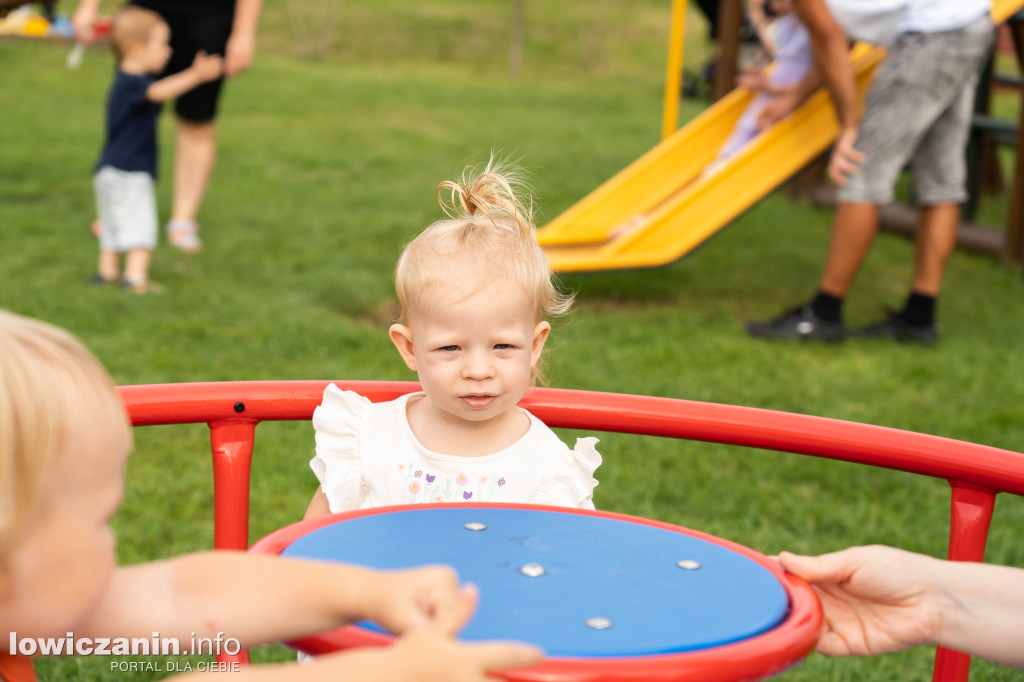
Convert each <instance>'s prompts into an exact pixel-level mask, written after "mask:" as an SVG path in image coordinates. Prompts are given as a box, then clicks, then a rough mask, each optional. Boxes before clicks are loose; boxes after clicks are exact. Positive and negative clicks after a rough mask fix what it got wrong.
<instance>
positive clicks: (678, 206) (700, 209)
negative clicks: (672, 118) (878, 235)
mask: <svg viewBox="0 0 1024 682" xmlns="http://www.w3.org/2000/svg"><path fill="white" fill-rule="evenodd" d="M1021 7H1024V0H995V1H994V2H993V11H992V15H993V19H994V20H995V22H996V23H997V24H998V23H1002V22H1003V21H1005V20H1006V18H1007V17H1009V16H1010V15H1011V14H1013V13H1014V12H1016V11H1017V10H1019V9H1020V8H1021ZM884 56H885V50H884V49H883V48H879V47H871V46H869V45H864V44H858V45H857V46H855V47H854V49H853V50H852V51H851V53H850V59H851V62H852V64H853V68H854V74H855V75H856V79H857V89H858V94H859V96H860V97H861V98H863V95H864V93H865V92H866V91H867V87H868V85H869V83H870V80H871V76H872V75H873V73H874V70H875V68H876V67H877V66H878V64H879V63H881V61H882V59H883V58H884ZM752 98H753V93H752V92H751V91H749V90H746V89H743V88H737V89H736V90H734V91H733V92H731V93H730V94H729V95H727V96H726V97H724V98H722V99H721V100H719V101H718V102H716V103H715V104H714V105H712V106H711V107H709V108H708V109H707V110H706V111H704V112H703V113H702V114H701V115H700V116H698V117H697V118H695V119H694V120H693V121H691V122H690V123H689V124H687V125H686V126H684V127H683V128H681V129H680V130H679V131H677V132H676V133H675V134H674V135H672V136H671V137H669V138H668V139H666V140H664V141H662V142H661V143H660V144H659V145H658V146H656V147H654V148H653V149H651V150H650V151H649V152H647V153H646V154H644V155H643V156H641V157H640V158H639V159H637V160H636V161H634V162H633V163H631V164H630V165H629V166H627V167H626V168H624V169H623V170H622V171H620V172H619V173H618V174H616V175H615V176H614V177H612V178H611V179H609V180H608V181H607V182H605V183H604V184H603V185H601V186H600V187H598V188H597V189H595V190H594V191H593V192H591V193H590V194H589V195H587V196H586V197H584V198H583V199H581V200H580V201H579V202H578V203H577V204H576V205H574V206H572V207H571V208H569V209H568V210H567V211H566V212H565V213H563V214H562V215H560V216H559V217H558V218H556V219H555V220H553V221H552V222H551V223H549V224H548V225H547V226H545V227H544V228H542V229H540V230H538V232H537V239H538V241H539V242H540V244H541V246H543V247H544V251H545V253H546V254H547V257H548V262H549V263H550V264H551V267H552V269H554V270H555V271H556V272H586V271H594V270H617V269H625V268H648V267H656V266H660V265H666V264H668V263H671V262H672V261H675V260H677V259H679V258H681V257H682V256H684V255H686V254H687V253H689V252H690V251H691V250H693V249H694V248H696V247H697V246H698V245H700V244H701V243H702V242H703V241H704V240H706V239H708V238H709V237H711V236H712V235H713V234H715V233H716V232H717V231H718V230H720V229H722V228H723V227H725V226H726V225H727V224H728V223H729V222H730V221H731V220H733V219H734V218H735V217H736V216H738V215H739V214H740V213H742V212H743V211H745V210H747V209H748V208H750V206H752V205H753V204H754V203H755V202H757V201H758V200H759V199H761V198H762V197H764V196H765V195H766V194H768V193H769V192H771V191H772V190H774V189H775V188H776V187H778V186H779V185H781V184H782V183H783V182H785V181H786V180H787V179H789V178H790V177H791V176H792V175H793V174H794V173H796V172H797V171H799V170H800V169H801V168H802V167H803V166H805V165H806V164H807V163H808V162H810V161H811V160H813V159H814V158H815V157H817V156H818V155H819V154H821V153H822V152H824V151H825V150H826V149H827V148H828V147H829V145H831V144H832V142H833V141H834V140H835V136H836V134H837V132H838V126H837V123H836V118H835V114H834V112H833V109H832V102H831V99H830V98H829V96H828V94H827V93H826V92H825V91H824V90H822V91H819V92H818V93H816V94H815V95H814V96H812V97H811V98H810V99H809V100H808V101H807V102H805V103H804V104H803V106H801V107H800V108H799V109H797V110H796V111H795V112H794V113H793V115H791V116H789V117H788V118H786V119H785V120H783V121H780V122H779V123H778V124H776V125H775V126H773V127H772V128H770V129H769V130H767V131H765V132H764V133H762V134H761V135H759V136H758V137H757V138H756V139H754V140H753V141H752V142H751V143H750V144H748V145H746V146H745V147H744V148H743V149H741V150H740V151H739V152H737V153H736V154H734V155H733V156H732V157H730V158H729V159H728V160H727V161H725V162H724V163H723V164H722V165H721V166H720V167H719V168H717V169H716V170H715V171H714V172H705V168H706V167H707V166H708V164H709V163H711V162H712V161H713V160H714V159H715V157H716V156H717V154H718V150H719V149H720V148H721V146H722V144H723V143H724V142H725V140H726V138H727V137H728V136H729V133H730V132H731V131H732V128H733V126H734V125H735V123H736V121H737V120H738V119H739V117H740V115H741V114H742V113H743V110H744V109H745V108H746V106H747V105H748V104H749V103H750V100H751V99H752Z"/></svg>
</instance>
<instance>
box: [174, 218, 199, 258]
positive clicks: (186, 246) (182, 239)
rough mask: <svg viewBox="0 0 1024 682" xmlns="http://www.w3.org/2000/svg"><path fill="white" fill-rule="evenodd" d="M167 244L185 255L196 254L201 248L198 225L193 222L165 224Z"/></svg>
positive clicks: (178, 221)
mask: <svg viewBox="0 0 1024 682" xmlns="http://www.w3.org/2000/svg"><path fill="white" fill-rule="evenodd" d="M167 242H168V243H169V244H170V245H171V246H173V247H175V248H176V249H179V250H181V251H184V252H185V253H196V252H197V251H199V250H200V249H202V248H203V242H202V241H200V239H199V224H198V223H196V221H194V220H180V219H179V220H172V221H170V222H169V223H167Z"/></svg>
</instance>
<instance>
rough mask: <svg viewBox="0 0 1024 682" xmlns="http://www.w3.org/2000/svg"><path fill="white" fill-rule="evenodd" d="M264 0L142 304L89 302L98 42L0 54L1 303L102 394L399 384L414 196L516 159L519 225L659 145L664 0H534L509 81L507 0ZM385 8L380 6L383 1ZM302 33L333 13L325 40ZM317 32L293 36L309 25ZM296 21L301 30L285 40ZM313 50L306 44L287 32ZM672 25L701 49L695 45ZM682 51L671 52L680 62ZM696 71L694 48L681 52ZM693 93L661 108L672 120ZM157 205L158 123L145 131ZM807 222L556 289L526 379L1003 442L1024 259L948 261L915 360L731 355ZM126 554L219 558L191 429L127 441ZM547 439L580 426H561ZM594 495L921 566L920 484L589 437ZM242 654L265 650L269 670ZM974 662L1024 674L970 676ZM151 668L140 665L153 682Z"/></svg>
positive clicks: (851, 663)
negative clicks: (255, 50)
mask: <svg viewBox="0 0 1024 682" xmlns="http://www.w3.org/2000/svg"><path fill="white" fill-rule="evenodd" d="M411 4H412V3H399V2H397V1H396V0H388V2H383V3H381V2H370V0H350V2H347V3H344V4H342V3H340V2H339V3H334V4H332V3H330V2H326V1H322V2H313V1H312V0H309V1H307V2H292V3H268V7H267V11H266V17H265V21H264V22H263V24H262V29H261V52H260V54H259V56H258V59H257V62H256V64H255V66H254V68H253V69H252V70H251V71H250V72H249V73H247V74H245V75H244V76H243V77H242V78H240V79H238V80H237V82H233V83H230V84H229V86H228V90H227V92H226V95H225V98H224V101H223V118H222V121H223V125H222V129H221V134H220V143H221V151H220V157H219V161H218V166H217V169H216V172H215V176H214V179H213V182H212V184H211V188H210V192H209V194H208V198H207V201H206V203H205V205H204V207H203V210H202V213H201V220H202V223H203V226H204V229H203V238H204V240H205V247H206V248H205V250H204V251H203V252H202V253H201V254H199V255H193V256H187V255H183V254H180V253H177V252H175V251H173V250H171V249H170V248H167V247H165V246H161V247H160V248H158V250H157V251H156V254H155V259H154V266H153V277H154V279H156V280H157V281H160V282H162V283H163V284H165V285H166V286H167V289H168V291H167V293H166V294H165V295H163V296H149V297H138V296H132V295H127V294H123V293H122V292H119V291H113V290H104V291H94V290H91V289H90V288H89V287H88V286H87V285H86V282H87V281H88V279H89V277H90V276H91V274H92V272H93V269H94V267H95V258H96V244H95V242H94V240H93V239H92V238H91V237H90V236H89V231H88V228H89V223H90V221H91V219H92V217H93V199H92V189H91V181H90V172H91V166H92V164H93V163H94V161H95V158H96V155H97V152H98V150H99V146H100V143H101V139H100V131H101V124H102V123H101V122H102V106H103V100H104V96H105V92H106V88H107V86H108V80H109V76H110V68H111V66H110V58H109V56H108V55H107V54H105V53H104V52H103V51H102V50H99V49H97V50H92V51H90V52H89V54H88V55H87V58H86V60H85V63H84V64H83V66H82V67H81V69H79V70H78V71H75V72H70V71H68V70H67V69H66V68H65V67H64V64H63V60H64V56H65V53H66V49H67V48H66V47H58V46H55V45H49V44H31V43H28V42H24V41H3V42H0V116H2V125H0V307H3V308H7V309H10V310H14V311H16V312H20V313H24V314H28V315H32V316H35V317H39V318H42V319H44V320H48V321H50V322H53V323H55V324H58V325H61V326H63V327H66V328H68V329H70V330H71V331H72V332H74V333H75V334H77V335H78V336H79V337H80V338H81V339H82V340H83V341H84V342H85V343H86V344H87V345H88V346H89V347H90V348H91V349H92V350H93V351H94V352H95V353H96V354H97V355H98V356H99V357H100V359H101V360H102V361H103V362H104V363H105V364H106V365H107V366H108V367H109V368H110V371H111V372H112V374H113V376H114V378H115V380H116V381H117V382H118V383H121V384H142V383H155V382H183V381H209V380H244V379H314V378H316V379H321V378H323V379H326V378H337V379H412V378H414V377H413V376H412V375H411V373H409V372H408V370H407V369H406V368H405V367H404V365H403V364H402V363H401V361H400V360H399V358H398V357H397V354H396V353H395V352H394V350H393V348H392V346H391V344H390V342H389V341H388V339H387V336H386V330H387V326H388V324H389V323H390V321H391V318H392V316H393V314H394V312H395V303H394V300H393V292H392V285H391V270H392V267H393V265H394V260H395V258H396V256H397V254H398V251H399V249H400V248H401V246H402V244H403V243H404V242H405V241H406V240H408V239H409V238H410V237H411V236H413V235H414V234H416V232H417V231H419V230H420V229H422V228H423V227H425V226H426V225H427V224H428V223H430V222H431V221H433V220H434V219H436V218H438V217H439V216H440V211H439V209H438V207H437V205H436V203H435V201H434V189H435V187H436V185H437V183H438V182H439V181H441V180H444V179H448V178H452V177H454V176H456V175H457V174H458V173H459V172H460V171H461V169H462V167H463V166H464V165H465V164H467V163H480V162H482V161H485V160H486V159H487V157H488V155H489V153H490V151H491V150H492V149H498V150H503V151H505V152H507V153H510V154H512V155H514V156H516V157H518V158H520V159H521V160H522V163H523V165H524V166H525V167H526V168H527V169H528V170H529V172H530V174H531V176H532V182H533V185H534V187H535V190H536V195H537V197H536V198H537V204H538V206H539V208H540V213H541V220H540V221H541V223H543V222H546V221H547V220H549V219H551V218H552V217H554V216H556V215H557V214H558V213H560V212H561V211H562V210H564V209H566V208H567V207H569V206H571V205H572V204H573V203H574V202H575V201H577V200H578V199H579V198H581V197H582V196H584V195H585V194H586V193H587V192H588V191H589V190H591V189H592V188H594V187H595V186H597V185H598V184H599V183H600V182H602V181H604V180H605V179H607V178H608V177H610V176H611V175H612V174H613V173H615V172H616V171H618V170H619V169H621V168H622V167H623V166H625V165H626V164H627V163H629V162H630V161H632V160H633V159H635V158H636V157H637V156H639V155H640V154H641V153H642V152H644V151H645V150H647V149H648V148H650V147H651V146H653V145H654V144H655V143H656V142H657V138H658V133H659V129H660V116H661V97H662V93H661V87H662V77H663V73H662V69H663V68H664V57H665V54H664V53H665V42H666V39H667V21H668V14H669V8H668V3H664V2H660V1H656V0H644V1H643V2H637V3H612V2H610V0H596V1H595V2H593V3H572V4H570V3H545V4H541V3H528V14H527V31H526V38H527V40H526V50H525V60H524V70H523V73H522V75H521V76H520V77H519V78H518V79H511V78H510V77H509V76H508V74H507V70H506V61H505V59H506V54H507V48H508V33H509V31H508V27H509V22H510V18H511V8H510V7H509V6H508V3H498V2H495V1H494V0H489V1H487V2H470V1H469V0H446V1H440V0H438V1H437V2H431V3H415V7H408V5H411ZM399 10H401V11H399ZM324 26H327V27H329V28H324ZM311 36H312V37H311ZM300 38H301V40H302V41H304V42H301V43H300V42H299V39H300ZM314 38H315V40H316V41H319V42H317V43H316V44H317V45H318V46H319V47H318V49H316V50H314V49H311V48H310V45H311V43H310V41H311V40H313V39H314ZM695 38H696V37H695ZM700 48H701V42H700V41H699V40H696V39H694V40H692V41H691V46H690V48H689V49H690V50H691V51H694V54H699V49H700ZM691 63H692V62H691ZM702 106H703V105H702V103H700V102H689V101H687V102H684V103H683V111H682V114H683V117H684V118H689V117H692V116H693V115H695V114H696V113H698V112H699V111H700V109H701V107H702ZM161 136H162V140H163V148H164V149H165V150H166V151H165V154H164V156H163V158H162V163H161V169H162V174H163V178H164V179H163V180H162V181H161V183H160V184H159V187H158V198H159V203H160V207H161V215H162V216H164V217H166V213H167V210H168V206H169V202H170V189H171V188H170V182H169V177H170V164H169V161H170V149H171V143H172V138H173V127H172V126H171V125H170V120H169V117H166V116H165V117H164V120H163V128H162V130H161ZM830 221H831V214H830V213H829V212H828V211H824V210H820V209H816V208H813V207H807V206H799V205H794V204H792V203H790V202H789V201H788V200H787V199H786V198H785V197H784V196H782V195H773V196H770V197H768V198H766V199H765V200H764V201H762V202H761V203H759V204H758V205H757V206H755V207H754V208H753V209H752V210H750V211H748V212H747V213H746V214H745V215H743V216H742V217H741V218H740V219H739V220H737V221H736V223H735V224H734V225H733V226H731V228H730V229H728V230H726V231H724V232H723V233H721V234H720V235H719V236H717V237H716V238H715V239H713V240H711V241H710V242H709V243H708V244H706V245H705V246H703V247H702V248H701V249H699V250H698V251H697V252H695V253H693V254H691V255H690V256H688V257H687V258H686V259H684V260H683V261H681V262H678V263H676V264H674V265H672V266H670V267H666V268H663V269H659V270H652V271H643V272H623V273H604V274H594V275H589V276H579V277H571V278H567V279H566V284H567V285H568V286H569V287H571V288H572V289H573V290H575V291H576V292H577V293H578V296H577V301H578V304H577V306H576V309H575V311H574V312H573V313H572V314H571V315H570V316H569V317H568V318H566V319H564V320H561V321H558V322H556V323H555V329H554V332H553V334H552V342H553V343H551V344H550V345H549V348H550V351H549V354H548V363H549V376H550V379H551V385H552V386H557V387H566V388H578V389H590V390H602V391H616V392H625V393H642V394H649V395H658V396H669V397H676V398H686V399H694V400H705V401H711V402H721V403H732V404H737V405H749V406H756V407H763V408H771V409H779V410H787V411H792V412H799V413H806V414H813V415H821V416H827V417H834V418H839V419H848V420H853V421H859V422H867V423H873V424H880V425H885V426H893V427H897V428H903V429H910V430H914V431H921V432H925V433H931V434H938V435H942V436H948V437H952V438H958V439H963V440H968V441H973V442H978V443H984V444H988V445H993V446H997V447H1002V448H1009V449H1014V450H1021V449H1024V445H1022V443H1024V420H1022V418H1021V417H1022V413H1021V405H1022V404H1024V383H1022V382H1021V381H1020V377H1021V376H1022V375H1024V353H1022V351H1021V345H1020V339H1021V338H1022V337H1024V314H1022V313H1024V304H1022V296H1021V294H1022V281H1021V275H1020V272H1019V271H1018V270H1014V269H1012V268H1009V267H1005V266H1002V265H1000V264H999V263H997V262H995V261H993V260H991V259H987V258H983V257H978V256H974V255H969V254H966V253H957V254H956V255H955V256H954V257H953V260H952V262H951V265H950V269H949V276H948V280H947V287H946V291H945V294H944V296H943V298H942V300H941V303H940V306H941V307H940V317H941V320H942V323H943V331H944V338H943V340H942V342H941V343H940V345H938V346H937V347H935V348H914V347H905V346H901V345H894V344H887V343H866V342H860V341H854V342H849V343H846V344H844V345H838V346H822V345H801V346H787V345H778V344H765V343H755V342H753V341H751V340H749V339H748V338H747V337H746V336H745V335H744V333H743V330H742V328H743V327H742V325H743V321H744V319H746V318H747V317H757V316H767V315H773V314H775V313H776V312H778V311H779V310H780V309H781V308H783V307H785V306H788V305H792V304H795V303H796V302H798V301H800V300H801V299H802V298H804V297H806V296H808V295H809V294H810V293H811V292H812V291H813V289H814V286H815V283H816V279H817V276H818V274H819V268H820V266H821V263H822V259H823V255H824V251H825V248H826V245H827V239H828V232H829V227H830ZM911 262H912V247H911V245H910V244H909V243H908V242H907V241H905V240H903V239H901V238H898V237H894V236H891V235H886V234H883V235H881V236H880V237H879V239H878V242H877V244H876V246H875V248H874V250H873V251H872V254H871V256H870V258H869V260H868V262H867V264H866V266H865V268H864V270H863V272H862V273H861V276H860V279H859V281H858V283H857V286H856V289H855V291H854V293H853V295H852V296H851V298H850V300H849V303H848V306H847V307H848V311H847V316H848V321H849V322H851V323H853V324H863V323H867V322H869V321H872V320H873V319H874V318H875V317H876V316H878V315H879V314H880V313H881V309H882V306H883V305H897V304H899V303H900V302H901V301H902V298H903V297H904V296H905V291H906V287H907V281H908V278H909V272H910V266H911ZM135 435H136V449H135V453H134V455H133V456H132V458H131V460H130V463H129V466H128V472H127V479H128V488H127V496H126V500H125V503H124V506H123V509H122V510H121V512H120V513H119V514H118V516H117V517H116V519H115V526H116V529H117V531H118V536H119V550H118V551H119V555H120V558H121V560H122V561H123V562H137V561H143V560H148V559H153V558H159V557H167V556H172V555H175V554H178V553H181V552H185V551H189V550H193V549H199V548H207V547H210V546H211V545H212V506H211V505H212V486H211V473H210V464H209V451H208V447H209V442H208V436H207V429H206V427H205V426H180V427H150V428H142V429H138V430H136V434H135ZM563 435H564V436H565V437H566V438H567V439H569V438H573V437H575V435H576V434H570V433H564V434H563ZM312 449H313V438H312V429H311V428H310V426H309V425H308V424H305V423H273V424H264V425H262V426H260V428H259V430H258V438H257V446H256V453H255V457H254V471H253V518H252V539H254V540H255V539H256V538H258V537H260V536H262V535H263V534H265V533H267V532H269V531H271V530H273V529H275V528H278V527H280V526H281V525H284V524H286V523H289V522H291V521H294V520H297V519H299V518H300V517H301V515H302V513H303V511H304V510H305V506H306V504H307V502H308V500H309V497H310V495H311V494H312V492H313V490H314V489H315V486H316V482H315V478H314V477H313V475H312V474H311V472H310V471H309V468H308V465H307V461H308V459H309V457H310V456H311V454H312ZM599 449H600V451H601V452H602V454H603V455H604V458H605V463H604V465H603V466H602V467H601V469H600V470H599V479H600V481H601V485H600V487H599V488H598V489H597V493H596V503H597V505H598V507H600V508H603V509H609V510H614V511H620V512H625V513H630V514H639V515H644V516H649V517H653V518H658V519H662V520H665V521H669V522H673V523H679V524H682V525H685V526H690V527H693V528H698V529H701V530H705V531H708V532H711V533H715V534H718V535H721V536H723V537H726V538H729V539H731V540H734V541H737V542H740V543H743V544H746V545H749V546H752V547H754V548H756V549H759V550H761V551H763V552H766V553H773V552H776V551H779V550H781V549H790V550H794V551H802V552H820V551H828V550H834V549H838V548H841V547H845V546H848V545H852V544H861V543H874V542H879V543H886V544H892V545H896V546H900V547H904V548H907V549H911V550H915V551H920V552H925V553H928V554H932V555H936V556H942V555H944V553H945V543H946V533H947V524H948V517H949V509H948V506H949V505H948V497H949V495H948V492H949V486H948V484H947V483H946V482H945V481H939V480H931V479H923V478H919V477H914V476H911V475H907V474H901V473H897V472H891V471H884V470H876V469H872V468H868V467H861V466H856V465H851V464H844V463H837V462H830V461H818V460H813V459H810V458H805V457H799V456H796V455H787V454H779V453H772V452H764V451H756V450H749V449H743V448H734V447H727V446H717V445H707V444H702V443H689V442H674V441H673V442H670V441H665V440H662V439H656V438H642V437H635V436H623V435H613V434H606V435H604V436H602V440H601V444H600V446H599ZM1022 528H1024V503H1022V500H1021V499H1019V498H1015V497H1009V496H1002V497H1001V498H1000V500H999V502H998V504H997V506H996V517H995V520H994V522H993V524H992V530H991V538H990V543H989V550H988V554H987V559H988V560H989V561H993V562H999V563H1008V564H1014V565H1018V566H1024V549H1022V548H1024V542H1022V535H1021V533H1022V531H1021V529H1022ZM290 656H291V654H290V652H289V651H288V650H286V649H284V648H283V647H276V646H275V647H267V648H264V649H262V650H260V651H258V652H257V653H256V657H257V658H258V659H259V660H287V659H288V658H289V657H290ZM930 665H931V651H930V650H928V649H924V648H923V649H919V650H916V651H911V652H906V653H901V654H895V655H890V656H884V657H880V658H877V659H872V660H829V659H825V658H823V657H820V656H811V657H810V658H809V659H808V660H807V661H806V662H805V663H803V664H801V665H800V666H798V667H797V668H795V669H794V670H792V671H790V672H788V673H786V674H785V675H783V676H781V678H780V679H786V680H794V681H797V680H801V681H803V680H806V681H810V680H816V681H817V680H923V679H928V678H929V676H930ZM38 668H39V671H40V675H41V677H42V679H54V680H56V679H60V680H101V679H103V680H105V679H120V677H121V676H122V675H123V673H115V672H110V671H109V668H110V660H90V659H84V658H77V659H63V660H53V661H45V662H41V663H40V664H39V665H38ZM973 670H974V673H973V675H972V679H973V680H1013V679H1018V680H1019V679H1024V674H1022V673H1020V672H1018V671H1010V670H1008V669H1005V668H999V667H996V666H993V665H989V664H985V663H979V662H975V664H974V668H973ZM160 677H162V675H160V674H152V675H149V676H147V675H139V677H138V679H157V678H160Z"/></svg>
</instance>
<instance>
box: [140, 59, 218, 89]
mask: <svg viewBox="0 0 1024 682" xmlns="http://www.w3.org/2000/svg"><path fill="white" fill-rule="evenodd" d="M223 71H224V60H223V59H221V57H220V55H216V54H211V55H208V54H206V53H205V52H203V51H202V50H200V51H199V52H197V53H196V58H195V60H194V61H193V62H192V66H190V67H188V68H187V69H185V70H184V71H179V72H178V73H176V74H174V75H173V76H168V77H167V78H161V79H160V80H158V81H156V82H155V83H153V84H152V85H150V86H149V88H148V89H147V90H146V99H148V100H149V101H150V102H166V101H167V100H169V99H174V98H175V97H177V96H179V95H183V94H185V93H186V92H188V91H189V90H191V89H192V88H194V87H196V86H197V85H202V84H203V83H206V82H209V81H212V80H216V79H218V78H220V75H221V73H223Z"/></svg>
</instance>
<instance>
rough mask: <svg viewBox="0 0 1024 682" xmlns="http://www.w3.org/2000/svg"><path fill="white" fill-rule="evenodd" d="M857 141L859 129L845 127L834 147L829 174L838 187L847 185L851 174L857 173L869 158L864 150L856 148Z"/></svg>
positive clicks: (829, 164)
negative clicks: (860, 150)
mask: <svg viewBox="0 0 1024 682" xmlns="http://www.w3.org/2000/svg"><path fill="white" fill-rule="evenodd" d="M856 141H857V129H856V128H844V129H843V130H842V131H841V132H840V133H839V137H838V138H836V144H835V146H834V147H833V148H832V157H831V158H830V159H829V161H828V176H829V177H830V178H832V182H834V183H836V186H838V187H843V186H845V185H846V183H847V182H849V178H850V176H851V175H854V174H856V173H857V172H858V171H859V170H860V164H862V163H864V160H865V159H867V156H865V155H864V153H863V152H859V151H857V150H856V149H854V147H853V145H854V143H855V142H856Z"/></svg>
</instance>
